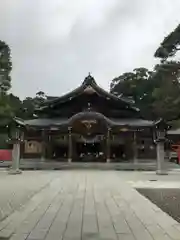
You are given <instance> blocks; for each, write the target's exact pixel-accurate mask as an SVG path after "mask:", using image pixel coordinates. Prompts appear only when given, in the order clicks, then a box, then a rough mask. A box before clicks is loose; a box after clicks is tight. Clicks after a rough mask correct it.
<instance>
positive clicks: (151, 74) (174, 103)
mask: <svg viewBox="0 0 180 240" xmlns="http://www.w3.org/2000/svg"><path fill="white" fill-rule="evenodd" d="M179 66H180V63H179V62H174V61H171V62H164V63H160V64H158V65H156V66H155V67H154V70H153V71H149V70H148V69H145V68H137V69H134V71H133V72H128V73H124V74H122V75H121V76H119V77H118V78H115V79H113V80H112V82H111V90H110V91H111V92H112V93H113V94H116V95H117V96H123V97H128V98H131V99H132V100H134V102H135V104H136V106H137V107H139V108H140V109H141V112H142V115H143V116H144V117H145V118H150V119H158V118H164V119H165V120H168V121H169V120H173V119H176V118H178V116H180V107H179V106H180V83H179V79H180V78H179V76H180V68H179Z"/></svg>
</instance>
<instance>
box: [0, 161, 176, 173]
mask: <svg viewBox="0 0 180 240" xmlns="http://www.w3.org/2000/svg"><path fill="white" fill-rule="evenodd" d="M0 167H9V166H8V165H7V166H6V165H5V163H4V164H3V163H2V164H1V165H0ZM156 167H157V166H156V159H152V160H147V159H146V160H139V163H136V164H134V163H133V162H118V163H117V162H116V163H113V162H111V163H106V162H71V163H68V162H58V161H54V160H46V161H44V162H43V161H42V160H40V159H28V160H27V159H21V163H20V168H21V169H22V170H71V169H99V170H129V171H131V170H139V171H141V170H142V171H143V170H145V171H155V170H156ZM166 167H167V169H174V168H180V166H179V165H177V164H175V163H170V162H166Z"/></svg>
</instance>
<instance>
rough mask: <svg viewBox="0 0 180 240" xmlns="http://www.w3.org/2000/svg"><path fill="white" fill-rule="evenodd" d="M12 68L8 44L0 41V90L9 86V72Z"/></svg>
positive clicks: (6, 89)
mask: <svg viewBox="0 0 180 240" xmlns="http://www.w3.org/2000/svg"><path fill="white" fill-rule="evenodd" d="M11 70H12V63H11V52H10V48H9V46H8V45H7V44H6V43H5V42H3V41H0V91H1V92H7V91H8V90H9V89H10V88H11V77H10V73H11Z"/></svg>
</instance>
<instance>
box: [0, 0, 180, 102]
mask: <svg viewBox="0 0 180 240" xmlns="http://www.w3.org/2000/svg"><path fill="white" fill-rule="evenodd" d="M179 11H180V0H76V1H75V0H0V39H1V40H4V41H6V42H7V43H8V44H9V45H10V47H11V50H12V61H13V71H12V86H13V87H12V91H13V93H14V94H16V95H18V96H20V97H21V98H23V97H25V96H34V95H35V93H36V92H37V91H39V90H42V91H44V92H45V93H46V94H48V95H54V96H60V95H61V94H64V93H66V92H68V91H70V90H72V89H73V88H75V87H77V86H78V85H80V84H81V82H82V81H83V79H84V78H85V77H86V76H87V75H88V72H91V73H92V75H93V76H94V77H95V79H96V81H97V83H98V84H99V85H100V86H102V87H104V88H105V89H108V88H109V84H110V81H111V80H112V79H113V78H114V77H117V76H119V75H121V74H122V73H123V72H125V71H131V70H132V69H134V68H136V67H147V68H152V66H153V65H154V64H155V63H156V62H157V60H155V59H154V57H153V54H154V52H155V50H156V48H157V47H158V46H159V43H160V42H161V41H162V40H163V38H164V36H165V35H167V34H168V33H169V32H170V31H171V30H173V29H174V28H175V27H176V26H177V25H178V24H179V23H180V14H179Z"/></svg>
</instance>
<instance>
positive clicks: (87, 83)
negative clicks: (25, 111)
mask: <svg viewBox="0 0 180 240" xmlns="http://www.w3.org/2000/svg"><path fill="white" fill-rule="evenodd" d="M85 91H89V92H90V91H91V92H93V91H94V92H96V93H97V94H99V95H100V96H102V97H105V98H109V99H113V100H115V101H119V102H121V103H123V104H125V105H127V106H129V107H130V108H131V109H133V110H135V111H137V112H139V109H138V108H136V107H134V106H132V104H133V101H131V100H129V99H127V98H124V97H117V96H115V95H113V94H112V93H109V92H107V91H105V90H104V89H102V88H101V87H100V86H98V85H97V83H96V81H95V79H94V78H93V77H92V76H91V75H90V74H89V75H88V76H87V77H86V78H85V79H84V81H83V83H82V84H81V85H80V86H79V87H77V88H76V89H74V90H72V91H70V92H69V93H67V94H65V95H63V96H61V97H57V98H55V99H52V100H48V101H46V102H45V103H44V104H43V105H42V106H41V108H40V109H39V110H41V109H45V108H48V107H49V106H55V105H57V104H60V103H63V102H66V101H68V100H71V99H72V98H75V97H77V96H79V95H81V94H83V93H84V92H85Z"/></svg>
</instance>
